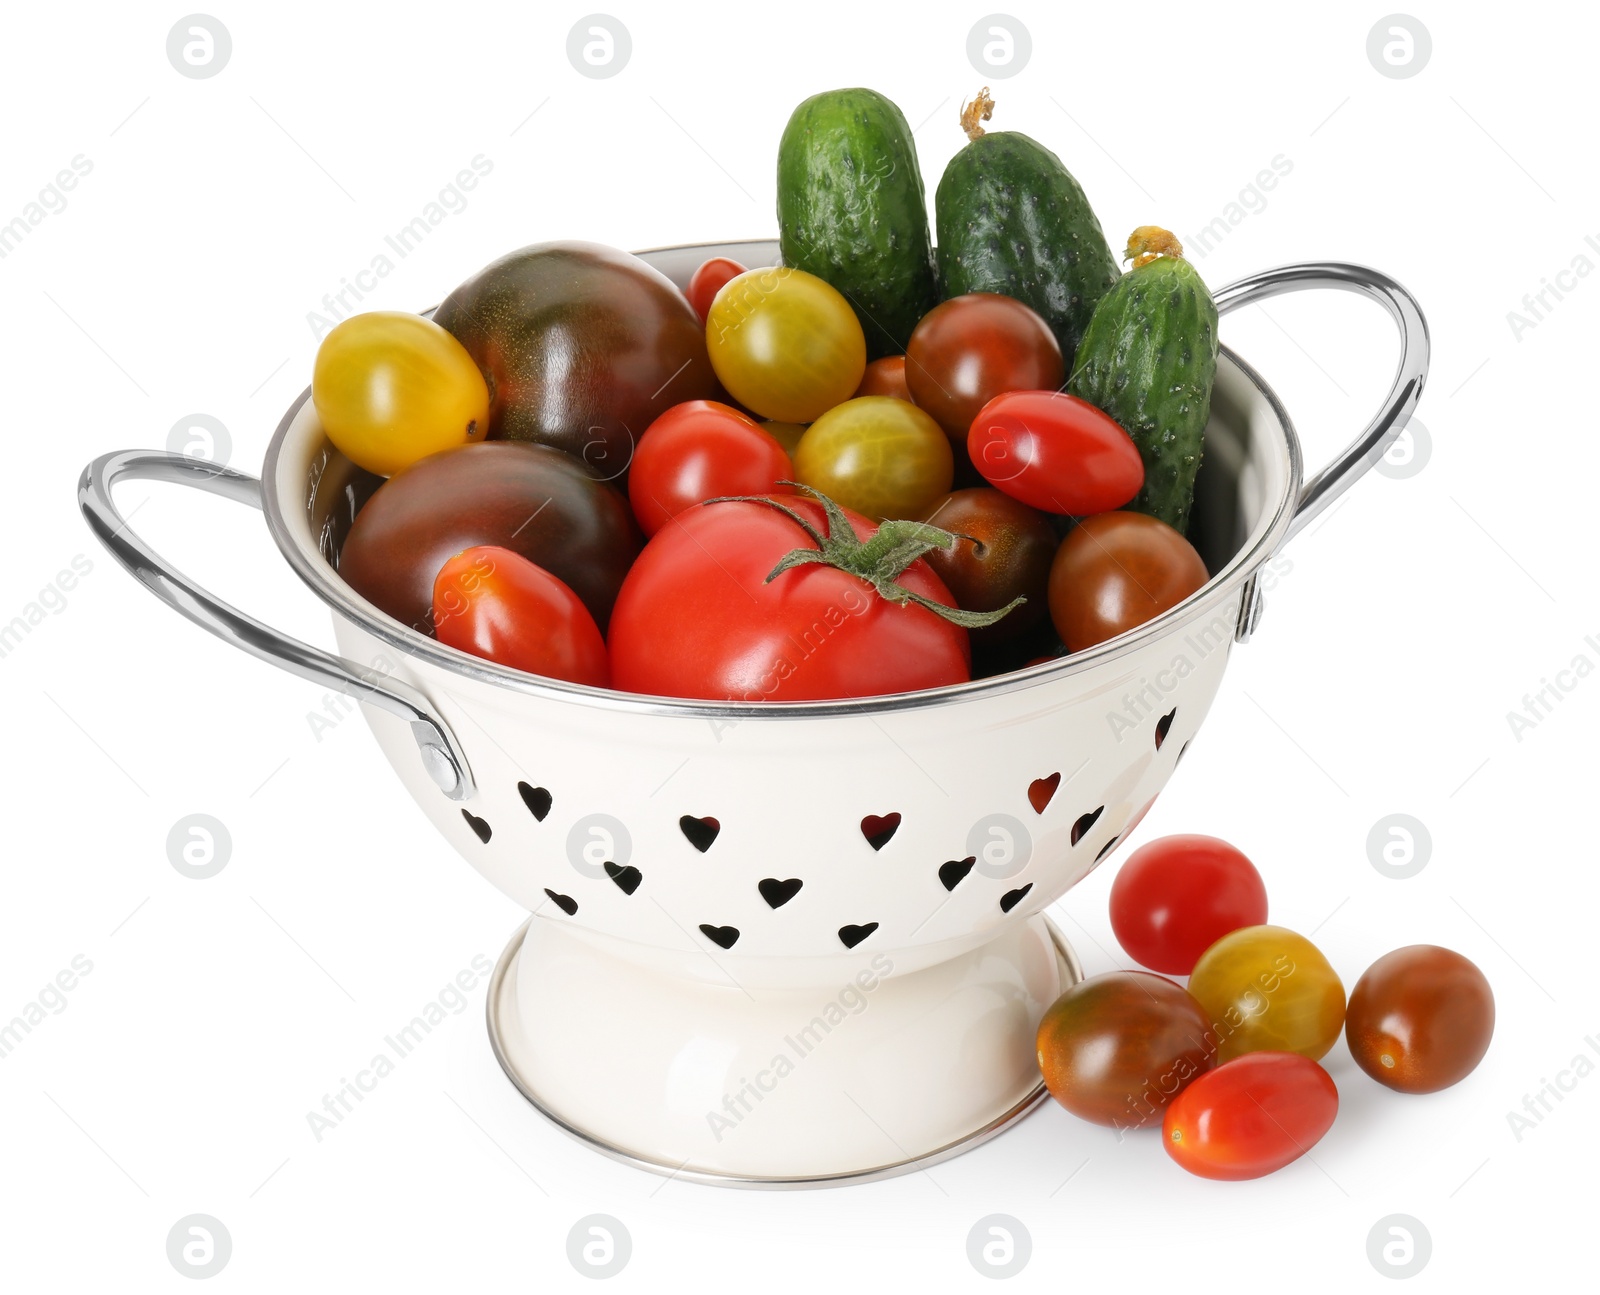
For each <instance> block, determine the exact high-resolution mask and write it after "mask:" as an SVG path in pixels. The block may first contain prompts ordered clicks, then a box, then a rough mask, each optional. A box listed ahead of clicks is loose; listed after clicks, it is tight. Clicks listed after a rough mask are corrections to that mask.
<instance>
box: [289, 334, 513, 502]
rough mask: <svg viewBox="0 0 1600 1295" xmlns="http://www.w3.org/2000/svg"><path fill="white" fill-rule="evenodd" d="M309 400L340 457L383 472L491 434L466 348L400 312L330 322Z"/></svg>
mask: <svg viewBox="0 0 1600 1295" xmlns="http://www.w3.org/2000/svg"><path fill="white" fill-rule="evenodd" d="M311 400H312V403H313V404H314V405H315V406H316V408H317V417H318V418H320V419H321V420H322V429H323V431H325V432H327V433H328V439H329V440H330V441H332V442H333V443H334V444H335V445H336V446H338V447H339V449H340V450H341V451H342V452H343V453H344V455H345V457H346V458H348V459H349V460H350V461H351V462H353V463H355V464H356V465H357V466H358V467H363V468H365V469H366V470H367V471H368V472H376V473H378V474H379V475H380V476H385V477H390V476H393V475H394V474H395V473H396V472H398V471H400V469H401V468H404V467H409V466H410V465H411V464H413V463H415V462H416V461H417V460H418V459H424V458H427V456H428V455H430V454H436V453H438V452H439V451H440V450H448V449H450V448H451V447H452V446H455V445H465V444H467V443H468V442H469V441H481V440H483V438H484V437H485V436H487V435H488V434H489V387H488V384H486V383H485V382H484V380H483V373H482V372H481V371H480V370H479V368H478V366H477V364H475V363H474V362H473V359H472V356H470V355H469V354H467V348H466V347H464V346H462V345H461V343H460V342H458V341H456V339H455V338H454V337H452V336H451V335H450V334H449V333H447V332H445V330H444V329H442V328H440V327H439V325H438V324H436V323H434V322H433V321H432V320H431V319H424V318H423V317H422V316H421V315H408V314H406V313H404V312H403V311H396V310H374V311H369V312H368V313H366V314H364V315H352V316H351V317H350V318H349V319H347V320H345V321H344V322H343V323H341V324H338V325H336V326H335V327H334V329H333V331H332V332H331V333H329V334H328V335H327V336H326V337H325V338H323V339H322V345H321V346H319V347H318V348H317V360H316V366H315V368H314V369H313V371H312V377H311Z"/></svg>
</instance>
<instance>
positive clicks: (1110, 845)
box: [1094, 836, 1122, 863]
mask: <svg viewBox="0 0 1600 1295" xmlns="http://www.w3.org/2000/svg"><path fill="white" fill-rule="evenodd" d="M1120 840H1122V838H1121V837H1120V836H1114V837H1112V838H1111V839H1110V840H1109V841H1107V842H1106V843H1105V844H1104V845H1102V846H1101V847H1100V853H1099V854H1097V855H1095V857H1094V861H1095V862H1096V863H1099V862H1100V860H1102V859H1104V858H1105V857H1106V855H1108V854H1110V853H1111V852H1112V851H1113V850H1115V849H1116V848H1117V842H1118V841H1120Z"/></svg>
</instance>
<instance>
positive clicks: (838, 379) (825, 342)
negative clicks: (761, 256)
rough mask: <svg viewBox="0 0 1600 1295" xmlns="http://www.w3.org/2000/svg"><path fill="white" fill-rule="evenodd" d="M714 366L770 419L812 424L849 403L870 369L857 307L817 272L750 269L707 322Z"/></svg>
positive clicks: (743, 400)
mask: <svg viewBox="0 0 1600 1295" xmlns="http://www.w3.org/2000/svg"><path fill="white" fill-rule="evenodd" d="M706 347H707V349H708V350H709V351H710V352H711V367H712V368H713V369H715V370H716V372H717V377H718V378H720V379H721V380H722V385H723V386H725V387H726V388H727V389H728V391H729V393H730V394H731V395H732V396H733V398H734V399H735V400H737V401H738V402H739V403H740V404H741V405H743V406H744V407H745V408H746V409H753V410H755V412H756V413H758V414H760V415H761V417H763V418H771V419H776V420H777V421H779V422H787V423H809V422H810V421H811V420H812V419H813V418H815V417H817V415H818V414H821V413H823V412H824V411H826V410H829V409H832V408H833V406H835V405H837V404H838V403H839V402H840V401H842V400H848V399H850V397H851V396H852V395H853V394H854V393H855V389H856V388H857V387H858V386H859V385H860V384H861V375H862V373H863V372H864V371H865V370H866V367H867V340H866V338H865V337H864V336H863V335H862V332H861V324H860V321H858V320H857V319H856V315H855V311H853V310H851V309H850V303H849V302H848V301H846V300H845V299H844V297H843V296H842V295H841V294H840V293H839V291H838V290H837V289H836V288H834V287H832V286H831V285H830V284H827V283H824V282H823V281H822V280H821V279H819V278H817V276H816V275H814V274H807V273H806V272H805V271H804V270H796V269H793V268H791V267H789V266H776V267H771V268H768V269H763V270H747V271H746V272H745V273H744V274H741V275H739V276H738V278H736V279H730V280H729V281H728V282H727V283H726V284H724V285H723V288H722V291H720V292H719V293H717V295H716V299H715V300H713V301H712V303H711V313H710V314H709V315H707V316H706Z"/></svg>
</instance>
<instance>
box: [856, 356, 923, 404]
mask: <svg viewBox="0 0 1600 1295" xmlns="http://www.w3.org/2000/svg"><path fill="white" fill-rule="evenodd" d="M856 395H858V396H893V397H894V398H895V399H896V400H904V401H907V402H908V403H909V402H910V401H911V388H910V387H908V386H906V357H905V356H903V355H886V356H884V357H883V358H882V359H881V360H874V361H872V363H871V364H869V365H867V371H866V372H865V373H863V374H862V375H861V385H860V386H859V387H857V388H856Z"/></svg>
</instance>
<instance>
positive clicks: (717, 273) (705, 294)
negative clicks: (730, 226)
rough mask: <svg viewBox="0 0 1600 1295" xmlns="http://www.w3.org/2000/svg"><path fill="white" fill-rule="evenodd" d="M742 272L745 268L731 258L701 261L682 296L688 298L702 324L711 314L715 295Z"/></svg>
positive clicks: (723, 257)
mask: <svg viewBox="0 0 1600 1295" xmlns="http://www.w3.org/2000/svg"><path fill="white" fill-rule="evenodd" d="M744 272H745V267H744V266H742V265H740V264H739V262H737V261H735V260H733V259H732V258H731V257H727V256H713V257H712V258H711V259H710V260H708V261H702V262H701V263H700V265H699V268H697V269H696V270H695V272H694V273H693V274H692V275H690V276H689V286H688V287H687V288H685V289H684V291H683V295H684V296H686V297H687V298H689V304H690V305H691V306H693V307H694V313H695V314H697V315H699V316H700V322H701V323H702V324H703V323H705V322H706V316H708V315H709V314H710V313H711V303H712V302H713V301H715V300H716V297H717V293H719V292H721V291H722V289H723V287H724V286H726V285H727V284H728V283H729V282H731V281H732V280H734V279H737V278H738V277H739V276H740V275H741V274H743V273H744Z"/></svg>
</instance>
